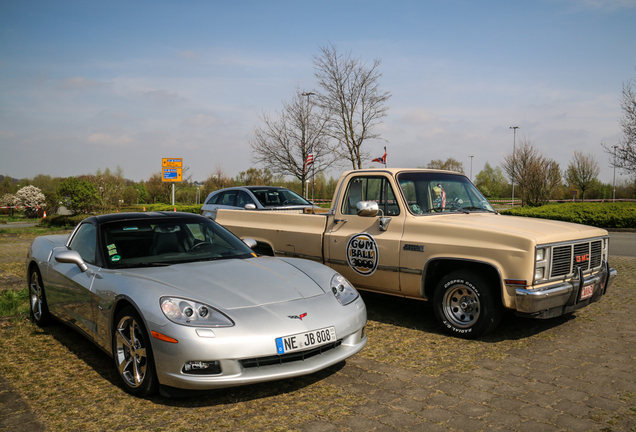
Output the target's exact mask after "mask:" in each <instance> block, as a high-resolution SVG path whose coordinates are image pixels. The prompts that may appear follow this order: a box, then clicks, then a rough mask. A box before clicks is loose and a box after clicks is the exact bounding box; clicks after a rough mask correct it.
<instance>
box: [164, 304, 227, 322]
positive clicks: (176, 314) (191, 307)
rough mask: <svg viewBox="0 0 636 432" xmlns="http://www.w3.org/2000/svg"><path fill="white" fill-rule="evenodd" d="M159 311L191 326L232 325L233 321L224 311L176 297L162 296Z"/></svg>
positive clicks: (167, 316)
mask: <svg viewBox="0 0 636 432" xmlns="http://www.w3.org/2000/svg"><path fill="white" fill-rule="evenodd" d="M160 302H161V311H162V312H163V314H164V315H165V316H166V318H168V319H169V320H170V321H172V322H174V323H177V324H183V325H191V326H202V327H232V326H233V325H234V322H233V321H232V320H231V319H230V318H229V317H228V316H227V315H225V314H224V313H222V312H220V311H218V310H216V309H214V308H213V307H212V306H208V305H206V304H203V303H199V302H197V301H194V300H188V299H183V298H178V297H162V298H161V300H160Z"/></svg>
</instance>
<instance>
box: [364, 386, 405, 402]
mask: <svg viewBox="0 0 636 432" xmlns="http://www.w3.org/2000/svg"><path fill="white" fill-rule="evenodd" d="M399 398H400V395H399V394H397V393H393V392H391V391H388V390H384V389H380V390H377V391H375V392H373V393H369V394H368V395H367V399H369V400H372V401H376V402H379V403H381V404H384V405H386V404H389V403H391V402H393V401H394V400H396V399H399Z"/></svg>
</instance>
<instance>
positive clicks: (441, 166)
mask: <svg viewBox="0 0 636 432" xmlns="http://www.w3.org/2000/svg"><path fill="white" fill-rule="evenodd" d="M426 168H428V169H438V170H446V171H457V172H460V173H462V174H463V173H464V164H463V163H461V162H460V161H458V160H457V159H455V158H452V157H449V158H448V159H446V160H445V161H443V160H441V159H433V160H432V161H430V162H429V164H428V165H426Z"/></svg>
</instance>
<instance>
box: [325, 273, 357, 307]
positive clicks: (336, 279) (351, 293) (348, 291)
mask: <svg viewBox="0 0 636 432" xmlns="http://www.w3.org/2000/svg"><path fill="white" fill-rule="evenodd" d="M331 292H332V293H333V295H334V296H335V297H336V300H338V301H339V302H340V304H341V305H343V306H344V305H348V304H349V303H351V302H352V301H354V300H355V299H357V298H358V296H359V294H358V291H356V289H355V288H354V287H353V286H352V285H351V284H350V283H349V281H348V280H347V279H345V278H344V276H342V275H340V274H335V275H333V277H332V278H331Z"/></svg>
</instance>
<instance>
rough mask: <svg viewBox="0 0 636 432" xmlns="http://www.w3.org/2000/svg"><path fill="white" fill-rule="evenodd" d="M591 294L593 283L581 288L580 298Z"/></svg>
mask: <svg viewBox="0 0 636 432" xmlns="http://www.w3.org/2000/svg"><path fill="white" fill-rule="evenodd" d="M592 294H594V285H588V286H584V287H583V289H582V290H581V300H585V299H586V298H590V297H592Z"/></svg>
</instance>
